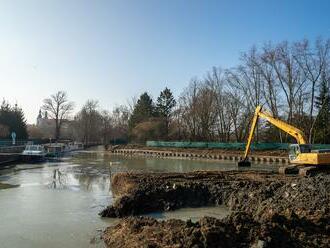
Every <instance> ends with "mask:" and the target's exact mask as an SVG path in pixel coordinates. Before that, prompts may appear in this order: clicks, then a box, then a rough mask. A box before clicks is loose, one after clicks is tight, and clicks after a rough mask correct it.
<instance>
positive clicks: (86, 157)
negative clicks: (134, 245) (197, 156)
mask: <svg viewBox="0 0 330 248" xmlns="http://www.w3.org/2000/svg"><path fill="white" fill-rule="evenodd" d="M110 164H111V165H110ZM110 167H111V173H115V172H119V171H131V170H138V171H148V172H188V171H194V170H236V169H238V168H237V166H236V164H235V162H232V161H222V162H219V161H206V160H204V161H203V160H182V159H161V158H152V157H149V158H145V157H125V156H120V155H113V154H110V153H104V152H100V151H96V152H81V153H77V154H74V155H73V156H72V157H68V158H64V159H63V160H62V161H60V162H45V163H42V164H34V165H29V164H19V165H16V166H13V167H11V168H7V169H3V168H2V169H1V170H0V220H1V221H0V240H1V244H0V246H1V247H103V242H102V241H101V240H99V238H98V237H99V235H100V233H101V232H102V230H103V229H104V228H105V227H107V226H109V225H111V224H115V223H116V222H117V221H118V220H117V219H109V218H100V217H99V216H98V212H99V211H100V210H102V209H103V208H104V207H106V206H107V205H109V204H111V203H112V201H113V198H112V193H111V187H110V178H109V173H110ZM278 167H279V165H276V164H268V165H263V164H254V165H252V167H251V169H254V170H255V169H257V170H274V171H276V170H277V169H278ZM227 213H228V211H227V210H226V208H224V207H204V208H198V209H191V208H189V209H181V210H177V211H174V212H170V213H154V214H152V216H153V217H156V218H160V219H163V218H181V219H189V218H192V219H193V220H197V219H198V218H199V217H201V216H204V215H208V216H215V217H223V216H225V215H226V214H227Z"/></svg>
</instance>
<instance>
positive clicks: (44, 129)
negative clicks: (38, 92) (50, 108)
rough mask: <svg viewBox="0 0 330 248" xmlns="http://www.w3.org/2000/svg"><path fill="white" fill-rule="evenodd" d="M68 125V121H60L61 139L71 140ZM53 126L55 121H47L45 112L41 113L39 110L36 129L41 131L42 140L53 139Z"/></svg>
mask: <svg viewBox="0 0 330 248" xmlns="http://www.w3.org/2000/svg"><path fill="white" fill-rule="evenodd" d="M70 123H71V121H69V120H62V126H61V138H71V136H72V135H71V128H70ZM55 126H56V122H55V119H49V118H48V113H47V111H45V112H44V113H42V112H41V110H39V114H38V117H37V124H36V127H37V128H38V129H39V130H40V131H41V133H42V136H43V138H52V139H54V138H55Z"/></svg>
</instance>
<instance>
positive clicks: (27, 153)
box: [21, 145, 46, 162]
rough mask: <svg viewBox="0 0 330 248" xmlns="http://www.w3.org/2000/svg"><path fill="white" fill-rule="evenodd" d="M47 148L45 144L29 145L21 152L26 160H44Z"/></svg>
mask: <svg viewBox="0 0 330 248" xmlns="http://www.w3.org/2000/svg"><path fill="white" fill-rule="evenodd" d="M45 157H46V150H45V147H44V146H43V145H27V146H26V147H25V149H24V151H23V152H22V154H21V158H22V160H23V161H26V162H40V161H44V160H45Z"/></svg>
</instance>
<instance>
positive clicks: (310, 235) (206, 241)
mask: <svg viewBox="0 0 330 248" xmlns="http://www.w3.org/2000/svg"><path fill="white" fill-rule="evenodd" d="M102 238H103V240H104V242H105V244H106V245H107V247H126V248H128V247H159V248H160V247H196V248H197V247H328V244H329V243H328V242H329V241H330V240H329V230H326V229H325V228H324V226H315V225H314V224H312V223H309V222H306V220H304V219H300V218H298V217H297V216H291V218H290V219H288V218H286V217H285V216H280V215H274V216H273V217H272V218H271V219H270V220H268V221H267V222H257V221H255V220H254V219H253V218H252V217H251V216H250V215H247V214H244V213H233V214H231V215H230V216H229V217H227V218H225V219H222V220H219V219H216V218H212V217H203V218H201V219H200V220H199V221H198V222H196V223H193V222H191V221H182V220H174V219H171V220H167V221H157V220H155V219H154V218H150V217H129V218H127V219H124V220H122V221H121V222H120V223H119V224H117V225H116V226H114V227H110V228H107V229H106V230H105V232H104V234H103V236H102Z"/></svg>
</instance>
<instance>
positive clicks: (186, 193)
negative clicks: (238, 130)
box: [100, 172, 330, 247]
mask: <svg viewBox="0 0 330 248" xmlns="http://www.w3.org/2000/svg"><path fill="white" fill-rule="evenodd" d="M112 184H113V188H114V189H115V193H116V194H117V197H118V198H117V201H116V202H115V204H114V205H113V206H109V207H108V208H106V209H105V210H103V211H102V212H101V213H100V215H101V216H104V217H105V216H108V217H124V216H130V215H138V214H143V213H147V212H152V211H168V210H173V209H177V208H181V207H197V206H205V205H217V204H226V205H227V206H228V207H229V208H230V210H231V211H232V214H231V215H230V216H228V217H226V218H225V219H222V220H218V219H214V218H209V217H205V218H202V219H201V220H200V221H199V222H197V223H191V222H189V221H188V222H184V221H180V220H169V221H156V220H155V219H152V218H147V217H129V218H127V219H123V220H122V221H121V222H120V223H119V224H118V225H116V226H114V227H110V228H108V229H107V230H106V231H105V233H104V235H103V239H104V241H105V243H106V244H107V246H108V247H124V246H125V247H288V246H291V247H328V245H329V242H330V238H329V237H330V212H329V210H330V195H329V194H330V193H329V192H330V175H325V174H324V175H318V176H316V177H311V178H301V177H285V176H280V175H276V174H270V173H260V172H258V173H257V172H243V173H242V172H192V173H184V174H180V173H167V174H153V173H151V174H129V173H124V174H117V175H116V176H115V177H114V178H113V181H112Z"/></svg>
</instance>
